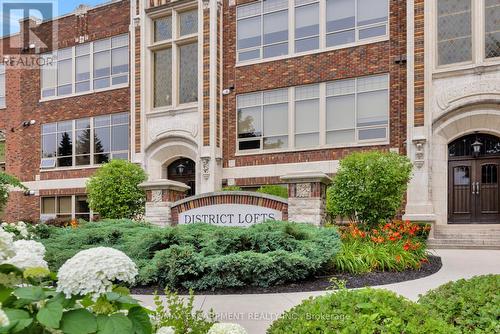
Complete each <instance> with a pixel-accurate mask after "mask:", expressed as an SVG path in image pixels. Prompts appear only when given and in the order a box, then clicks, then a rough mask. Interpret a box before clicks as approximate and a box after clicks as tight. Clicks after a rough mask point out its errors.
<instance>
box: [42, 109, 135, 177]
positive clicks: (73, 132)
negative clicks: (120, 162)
mask: <svg viewBox="0 0 500 334" xmlns="http://www.w3.org/2000/svg"><path fill="white" fill-rule="evenodd" d="M121 114H123V115H124V114H127V115H128V128H129V138H128V150H120V151H113V150H111V151H110V152H102V153H103V154H105V153H108V154H109V156H110V157H109V158H110V160H111V159H112V158H113V155H114V154H125V153H126V154H127V160H130V150H131V145H130V143H131V136H130V113H129V112H120V113H113V114H106V115H98V116H95V117H83V118H79V119H73V120H71V123H72V128H71V135H72V153H71V158H72V163H71V166H61V167H58V166H57V159H58V158H59V157H58V156H57V155H56V156H55V157H51V158H44V157H43V135H44V134H54V133H55V134H57V133H58V131H57V129H56V132H47V133H43V125H46V124H57V123H59V122H52V123H46V124H42V127H41V130H40V131H41V133H40V136H41V140H40V145H41V150H40V155H41V157H40V169H41V170H42V171H47V170H64V169H85V168H95V167H99V166H102V164H96V163H95V161H94V160H95V155H96V154H99V153H96V152H94V150H95V148H94V144H95V135H94V132H95V129H96V127H95V126H94V119H95V118H98V117H100V116H110V117H111V116H113V115H121ZM81 119H89V122H90V153H89V154H90V163H89V164H88V165H77V164H76V157H77V156H83V155H82V154H80V155H78V154H76V143H75V138H76V133H77V131H78V130H77V129H76V122H77V121H78V120H81ZM60 122H66V121H60ZM125 124H126V123H119V124H111V123H110V125H108V126H102V127H109V128H110V129H111V128H112V127H113V126H120V125H125ZM97 128H101V127H97ZM79 130H82V129H79ZM110 136H111V134H110ZM110 138H111V137H110ZM56 139H57V136H56ZM110 145H111V143H110ZM56 150H57V146H56ZM52 160H53V161H54V162H55V163H54V164H52V166H51V167H45V168H44V167H42V166H43V163H44V162H49V161H52Z"/></svg>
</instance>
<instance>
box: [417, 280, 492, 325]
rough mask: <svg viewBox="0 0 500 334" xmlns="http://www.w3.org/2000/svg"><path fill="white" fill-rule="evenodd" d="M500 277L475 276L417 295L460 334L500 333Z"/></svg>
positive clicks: (422, 302)
mask: <svg viewBox="0 0 500 334" xmlns="http://www.w3.org/2000/svg"><path fill="white" fill-rule="evenodd" d="M499 291H500V275H486V276H476V277H473V278H471V279H468V280H465V279H461V280H458V281H456V282H449V283H446V284H444V285H441V286H440V287H438V288H437V289H435V290H431V291H429V292H427V293H426V294H425V295H424V296H420V299H419V303H420V304H421V305H422V306H424V307H426V308H427V309H429V310H435V311H436V312H437V314H439V315H440V317H441V318H443V319H444V320H446V321H447V322H448V323H449V324H452V325H454V326H455V327H457V328H458V329H460V331H461V332H462V333H500V294H499V293H498V292H499Z"/></svg>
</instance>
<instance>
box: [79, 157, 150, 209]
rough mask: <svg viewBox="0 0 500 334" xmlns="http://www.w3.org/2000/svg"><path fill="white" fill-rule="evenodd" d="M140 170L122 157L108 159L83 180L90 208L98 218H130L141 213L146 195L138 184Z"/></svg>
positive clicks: (143, 176)
mask: <svg viewBox="0 0 500 334" xmlns="http://www.w3.org/2000/svg"><path fill="white" fill-rule="evenodd" d="M146 178H147V176H146V173H145V172H144V170H143V169H142V168H141V167H140V166H138V165H136V164H133V163H131V162H128V161H125V160H111V161H110V162H108V163H107V164H104V165H103V166H102V167H100V168H99V169H98V170H97V172H96V173H95V174H94V175H93V176H92V177H91V178H90V180H89V181H88V182H87V194H88V201H89V205H90V208H91V209H92V210H94V211H95V212H99V215H100V216H101V217H102V218H110V219H120V218H134V217H135V216H137V215H140V214H142V213H144V206H145V201H146V195H145V193H144V191H143V190H142V189H139V187H138V185H139V184H140V183H141V182H144V181H146Z"/></svg>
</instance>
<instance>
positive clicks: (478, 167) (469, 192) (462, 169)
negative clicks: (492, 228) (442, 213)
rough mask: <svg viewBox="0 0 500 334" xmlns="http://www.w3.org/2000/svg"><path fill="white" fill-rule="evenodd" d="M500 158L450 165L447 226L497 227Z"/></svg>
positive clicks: (473, 160)
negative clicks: (486, 224) (480, 225)
mask: <svg viewBox="0 0 500 334" xmlns="http://www.w3.org/2000/svg"><path fill="white" fill-rule="evenodd" d="M499 167H500V158H490V159H469V160H460V161H450V162H449V169H448V177H449V179H448V212H449V217H448V220H449V222H450V223H462V224H463V223H472V224H473V223H500V198H499V190H500V189H499V182H498V173H499Z"/></svg>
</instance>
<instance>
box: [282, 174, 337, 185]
mask: <svg viewBox="0 0 500 334" xmlns="http://www.w3.org/2000/svg"><path fill="white" fill-rule="evenodd" d="M280 179H281V181H284V182H287V183H307V182H319V183H323V184H330V183H331V182H332V179H331V178H330V177H329V176H328V175H326V174H325V173H323V172H315V171H310V172H298V173H290V174H286V175H283V176H282V177H281V178H280Z"/></svg>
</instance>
